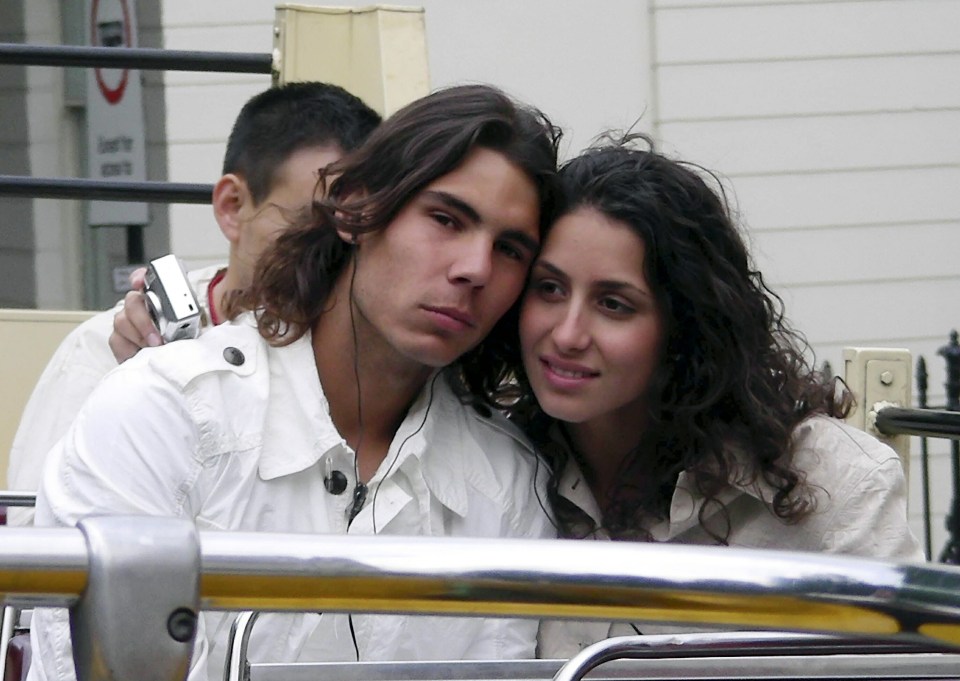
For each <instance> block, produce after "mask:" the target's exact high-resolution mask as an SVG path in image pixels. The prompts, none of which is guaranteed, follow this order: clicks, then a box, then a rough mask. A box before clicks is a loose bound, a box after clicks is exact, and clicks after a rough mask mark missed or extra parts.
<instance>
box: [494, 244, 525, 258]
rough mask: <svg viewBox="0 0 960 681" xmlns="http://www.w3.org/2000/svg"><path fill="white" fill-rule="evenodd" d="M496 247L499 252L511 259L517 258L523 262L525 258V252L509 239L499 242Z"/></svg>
mask: <svg viewBox="0 0 960 681" xmlns="http://www.w3.org/2000/svg"><path fill="white" fill-rule="evenodd" d="M497 248H498V249H499V251H500V252H501V253H503V254H504V255H506V256H507V257H508V258H510V259H511V260H519V261H520V262H525V261H526V260H527V252H526V251H525V250H524V249H522V248H520V247H519V246H515V245H513V244H512V243H510V242H509V241H502V242H500V243H499V244H498V245H497Z"/></svg>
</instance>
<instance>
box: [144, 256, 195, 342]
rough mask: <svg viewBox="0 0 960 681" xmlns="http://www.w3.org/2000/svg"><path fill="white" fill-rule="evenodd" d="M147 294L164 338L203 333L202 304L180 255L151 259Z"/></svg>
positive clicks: (156, 322) (176, 338)
mask: <svg viewBox="0 0 960 681" xmlns="http://www.w3.org/2000/svg"><path fill="white" fill-rule="evenodd" d="M144 297H146V299H147V310H149V311H150V316H151V317H153V322H154V324H156V325H157V329H159V331H160V336H161V337H162V338H163V340H164V341H166V342H168V343H169V342H170V341H175V340H180V339H181V338H196V337H197V336H199V335H200V322H201V312H200V305H199V304H198V303H197V297H196V296H195V295H194V294H193V289H192V288H190V282H189V281H187V275H186V273H185V272H184V271H183V266H182V265H181V264H180V260H178V259H177V256H175V255H173V254H171V255H165V256H163V257H162V258H157V259H156V260H151V261H150V264H149V265H148V266H147V275H146V279H145V285H144Z"/></svg>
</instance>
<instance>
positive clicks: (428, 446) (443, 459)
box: [388, 372, 502, 516]
mask: <svg viewBox="0 0 960 681" xmlns="http://www.w3.org/2000/svg"><path fill="white" fill-rule="evenodd" d="M479 418H480V417H479V416H477V415H475V414H474V413H473V411H472V409H471V408H470V407H468V406H465V405H463V404H462V403H461V402H460V400H459V399H458V398H457V397H456V396H455V395H454V394H453V391H452V390H451V388H450V386H449V385H447V382H446V381H445V380H444V376H443V373H442V372H438V373H436V374H434V375H433V376H432V377H431V378H430V380H429V381H427V384H426V385H425V386H424V389H423V390H422V391H421V393H420V395H419V396H418V397H417V399H416V401H415V402H414V403H413V405H412V406H411V407H410V411H409V412H408V413H407V417H406V418H405V419H404V421H403V424H402V425H401V426H400V429H399V430H398V431H397V435H396V437H395V438H394V441H393V443H392V444H391V446H390V454H389V455H388V460H389V457H391V456H397V457H398V458H397V460H396V464H395V467H397V468H400V467H403V466H404V465H405V463H406V462H407V461H410V463H409V464H407V466H408V469H409V468H412V460H416V461H417V462H418V463H419V466H418V467H419V474H420V475H421V476H422V478H423V480H424V482H425V483H426V485H427V488H428V489H429V490H430V493H431V494H432V495H433V496H434V497H435V498H436V499H437V501H439V502H440V503H441V504H443V505H444V506H445V507H447V508H448V509H450V510H451V511H453V512H454V513H456V514H457V515H459V516H466V515H467V513H468V512H469V502H468V499H469V494H468V486H469V487H473V488H474V489H476V490H477V491H479V492H480V493H481V494H483V495H484V496H486V497H488V498H496V497H497V496H499V495H500V494H501V491H502V490H501V487H500V483H499V482H498V481H497V477H496V475H495V473H494V471H493V467H492V466H491V464H490V461H489V458H488V457H487V455H486V453H485V451H484V448H483V446H482V445H481V443H480V442H479V441H478V440H477V437H476V428H475V427H473V425H474V424H473V423H471V421H472V420H474V419H479ZM397 447H399V448H400V450H399V452H397V451H396V450H395V448H397Z"/></svg>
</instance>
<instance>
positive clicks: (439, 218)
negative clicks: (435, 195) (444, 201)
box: [430, 213, 457, 227]
mask: <svg viewBox="0 0 960 681" xmlns="http://www.w3.org/2000/svg"><path fill="white" fill-rule="evenodd" d="M430 217H432V218H433V219H434V221H435V222H437V223H438V224H440V225H443V226H444V227H456V226H457V221H456V220H455V219H454V218H453V216H452V215H449V214H448V213H432V214H431V216H430Z"/></svg>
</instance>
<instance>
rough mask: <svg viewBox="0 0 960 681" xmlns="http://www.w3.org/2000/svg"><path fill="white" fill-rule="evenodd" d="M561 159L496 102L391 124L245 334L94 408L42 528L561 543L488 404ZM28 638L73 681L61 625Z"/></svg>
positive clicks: (390, 621)
mask: <svg viewBox="0 0 960 681" xmlns="http://www.w3.org/2000/svg"><path fill="white" fill-rule="evenodd" d="M556 153H557V133H556V132H555V130H554V128H553V127H552V126H551V125H550V123H549V122H548V121H547V120H546V119H545V117H543V115H542V114H540V113H539V112H537V111H535V110H532V109H528V108H526V107H522V106H520V105H518V104H517V103H515V102H513V101H512V100H511V99H509V98H508V97H506V96H505V95H504V94H503V93H501V92H500V91H499V90H496V89H494V88H491V87H487V86H465V87H457V88H450V89H447V90H442V91H439V92H437V93H434V94H433V95H430V96H428V97H425V98H423V99H421V100H419V101H417V102H414V103H413V104H410V105H409V106H407V107H406V108H404V109H402V110H401V111H399V112H398V113H397V114H395V115H394V116H393V117H391V118H390V119H389V120H387V121H386V122H384V123H383V124H382V125H381V126H380V127H379V128H378V129H377V130H376V131H374V133H373V134H372V135H371V136H370V138H369V139H368V140H367V142H366V143H364V144H363V145H362V146H361V147H360V148H359V149H358V150H357V151H356V152H354V153H352V154H349V155H347V156H346V157H345V158H344V159H343V160H342V161H341V162H339V163H335V164H333V165H332V166H330V167H329V168H328V170H327V171H325V172H324V173H321V176H322V179H323V180H324V181H325V182H327V183H328V185H329V186H328V191H327V192H326V193H325V194H323V196H322V198H320V199H318V201H317V202H316V204H315V206H314V210H313V212H312V215H311V216H310V217H309V219H306V220H304V221H303V223H302V224H299V225H295V226H293V227H291V228H289V229H288V230H286V231H285V232H283V233H282V234H281V235H280V236H279V237H278V239H277V241H276V243H275V245H274V246H273V247H272V248H271V249H270V250H269V251H268V252H267V253H266V254H265V255H264V256H263V257H262V258H261V259H260V261H259V263H258V266H257V271H256V273H255V276H254V279H253V283H252V286H250V287H249V288H247V289H246V290H244V291H242V292H240V293H239V294H238V295H236V296H234V297H233V298H232V299H231V300H229V301H228V304H227V306H226V307H227V314H230V315H232V316H234V317H235V318H234V320H233V322H232V323H229V324H224V325H221V326H220V327H218V328H216V329H214V330H212V331H210V332H209V333H207V334H206V335H204V336H202V337H201V338H200V339H198V340H196V341H183V342H178V343H174V344H170V345H167V346H163V347H161V348H157V349H153V350H146V351H144V352H141V353H139V354H138V355H137V356H136V357H135V358H134V359H132V360H129V361H128V362H126V363H124V364H123V365H122V367H121V368H120V369H118V370H117V371H116V372H114V373H113V374H111V375H110V376H109V377H108V378H107V379H106V380H105V381H104V382H103V383H102V384H101V385H100V386H99V387H98V389H97V390H96V391H95V392H94V394H93V396H92V397H91V399H90V400H89V402H88V403H87V405H86V406H85V407H84V410H83V412H82V414H81V416H80V418H79V419H78V420H77V422H76V423H75V424H74V426H73V428H72V429H71V431H70V432H69V433H68V435H67V437H66V438H65V439H64V440H63V441H62V443H61V445H60V446H58V447H57V448H55V449H54V450H53V452H52V453H51V457H53V458H54V462H53V465H51V466H50V467H48V472H49V474H48V475H47V476H46V477H45V479H44V483H43V486H42V488H41V494H40V500H39V505H38V509H37V520H38V522H42V523H45V524H70V523H74V522H76V520H77V519H78V518H80V517H82V516H83V515H86V514H89V513H94V512H99V513H141V514H152V515H170V516H179V517H188V518H193V519H195V520H196V521H197V523H198V525H199V526H200V527H202V528H220V529H236V530H241V529H242V530H260V531H286V532H306V533H337V534H345V533H349V534H391V535H433V536H461V537H506V536H512V537H545V536H553V535H554V534H555V532H554V529H553V527H552V525H551V524H550V522H549V519H548V518H547V516H546V514H545V512H544V511H543V509H542V508H541V505H540V503H539V502H538V499H537V497H536V495H537V494H538V493H541V490H539V488H538V486H537V460H536V457H535V456H534V454H533V453H532V451H531V450H530V449H529V447H528V446H527V445H526V444H525V442H524V441H523V439H522V438H521V437H520V436H519V435H518V433H517V432H516V431H515V430H514V429H513V428H512V426H511V425H510V424H509V423H508V422H507V421H506V420H505V419H504V418H503V417H502V416H500V415H499V414H497V413H494V412H492V410H490V409H489V408H488V407H487V405H486V404H485V400H484V398H483V395H484V386H485V385H488V384H490V383H495V382H496V381H498V380H499V379H500V375H499V373H500V372H501V371H504V370H505V367H507V366H512V365H513V364H515V362H516V360H517V359H518V357H519V354H518V353H519V340H518V334H517V328H516V307H517V298H518V297H519V295H520V292H521V290H522V289H523V286H524V282H525V280H526V276H527V270H528V268H529V266H530V263H531V261H532V260H533V258H534V256H535V255H536V251H537V249H538V245H539V241H540V235H541V233H542V230H543V227H544V226H545V225H547V224H549V221H550V220H551V219H552V216H553V212H554V211H553V206H554V201H555V199H556V196H557V186H558V185H557V179H556ZM540 477H541V478H542V477H543V476H540ZM223 618H224V616H223V615H208V616H207V617H206V621H205V627H206V629H205V630H206V636H205V637H203V638H201V640H199V641H198V646H197V648H196V650H195V654H194V658H193V662H192V664H193V668H192V671H191V677H190V678H191V679H203V678H207V674H208V673H209V675H210V678H213V677H214V676H216V675H217V674H219V669H218V667H217V665H216V664H215V662H216V661H219V660H220V659H222V656H223V650H222V648H223V643H224V639H225V637H226V629H227V628H229V626H228V625H229V622H227V623H226V624H224V620H223ZM218 620H219V621H218ZM34 622H35V625H36V626H35V628H34V634H33V641H34V645H35V650H37V651H39V653H38V654H37V655H36V656H35V657H34V660H35V662H34V667H35V670H32V671H31V673H32V674H33V678H34V679H51V680H52V679H54V678H57V679H61V680H64V681H65V680H66V679H67V678H69V675H67V676H65V675H64V672H63V670H64V669H66V668H69V667H70V665H69V664H65V655H66V653H67V651H65V650H64V649H63V645H62V644H61V645H58V642H57V627H56V625H54V624H53V623H51V615H50V613H49V611H46V612H42V613H40V612H38V614H37V615H36V617H35V620H34ZM60 626H61V627H62V626H64V625H63V623H61V624H60ZM536 628H537V625H536V622H535V621H532V620H515V619H490V618H488V619H478V618H450V617H420V618H411V617H400V616H385V615H376V616H374V615H370V616H353V617H350V616H347V615H335V614H327V615H319V614H308V615H303V616H272V617H265V618H261V620H260V621H259V624H258V629H257V630H255V631H254V634H253V639H252V641H251V653H250V654H251V656H252V658H253V659H255V660H257V659H259V660H274V661H288V660H297V659H319V660H344V659H347V660H351V659H359V660H402V659H408V660H429V659H462V658H473V659H492V658H510V657H531V656H533V654H534V647H535V636H536ZM62 631H63V630H62V629H60V632H61V633H62ZM38 667H39V668H40V669H39V670H36V668H38Z"/></svg>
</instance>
